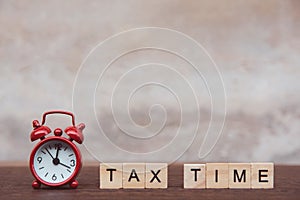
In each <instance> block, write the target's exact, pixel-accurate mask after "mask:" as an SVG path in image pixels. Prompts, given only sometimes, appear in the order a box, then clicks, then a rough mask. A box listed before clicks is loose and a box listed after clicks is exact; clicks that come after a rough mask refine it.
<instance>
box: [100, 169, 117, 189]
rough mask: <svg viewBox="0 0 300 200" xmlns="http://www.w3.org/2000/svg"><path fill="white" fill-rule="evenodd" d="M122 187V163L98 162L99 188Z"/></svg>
mask: <svg viewBox="0 0 300 200" xmlns="http://www.w3.org/2000/svg"><path fill="white" fill-rule="evenodd" d="M118 188H122V163H101V164H100V189H118Z"/></svg>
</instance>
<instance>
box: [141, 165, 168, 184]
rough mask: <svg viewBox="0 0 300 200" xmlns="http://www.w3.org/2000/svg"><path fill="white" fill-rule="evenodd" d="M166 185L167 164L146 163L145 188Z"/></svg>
mask: <svg viewBox="0 0 300 200" xmlns="http://www.w3.org/2000/svg"><path fill="white" fill-rule="evenodd" d="M167 187H168V164H167V163H146V188H167Z"/></svg>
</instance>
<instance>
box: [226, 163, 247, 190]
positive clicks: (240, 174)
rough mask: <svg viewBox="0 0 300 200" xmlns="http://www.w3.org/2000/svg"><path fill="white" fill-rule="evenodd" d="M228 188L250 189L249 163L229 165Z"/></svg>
mask: <svg viewBox="0 0 300 200" xmlns="http://www.w3.org/2000/svg"><path fill="white" fill-rule="evenodd" d="M229 188H248V189H250V188H251V164H250V163H229Z"/></svg>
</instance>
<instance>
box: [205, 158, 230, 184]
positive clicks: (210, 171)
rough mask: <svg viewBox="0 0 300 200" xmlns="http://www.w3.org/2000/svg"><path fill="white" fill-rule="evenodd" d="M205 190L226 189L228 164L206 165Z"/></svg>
mask: <svg viewBox="0 0 300 200" xmlns="http://www.w3.org/2000/svg"><path fill="white" fill-rule="evenodd" d="M206 188H228V163H207V164H206Z"/></svg>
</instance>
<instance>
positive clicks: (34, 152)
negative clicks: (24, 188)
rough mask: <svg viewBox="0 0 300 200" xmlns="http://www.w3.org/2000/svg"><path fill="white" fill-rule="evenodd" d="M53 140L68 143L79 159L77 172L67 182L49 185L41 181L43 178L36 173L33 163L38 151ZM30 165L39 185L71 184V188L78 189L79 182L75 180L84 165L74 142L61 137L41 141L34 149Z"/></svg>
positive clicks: (49, 184)
mask: <svg viewBox="0 0 300 200" xmlns="http://www.w3.org/2000/svg"><path fill="white" fill-rule="evenodd" d="M51 140H59V141H62V142H65V143H67V144H68V145H70V146H71V148H72V150H73V151H74V153H75V156H76V159H77V162H76V167H75V170H74V172H73V174H72V175H71V176H70V177H69V178H68V179H66V180H65V181H63V182H61V183H49V182H46V181H44V180H43V179H41V178H40V177H39V176H38V175H37V173H36V171H35V169H34V164H33V162H34V156H35V154H36V152H37V150H38V149H39V148H40V147H41V146H42V145H43V144H45V143H46V142H49V141H51ZM29 163H30V164H29V165H30V166H29V167H30V170H31V172H32V174H33V176H34V178H36V181H38V182H39V183H42V184H44V185H46V186H50V187H58V186H63V185H66V184H68V183H69V184H70V186H71V187H72V188H76V187H77V186H78V183H77V181H76V180H75V179H76V177H77V175H78V174H79V172H80V169H81V166H82V163H81V154H80V151H79V149H78V148H77V147H76V145H75V144H74V143H73V142H71V141H70V140H69V139H66V138H64V137H60V136H51V137H47V138H45V139H43V140H41V141H40V142H39V143H38V144H37V145H36V146H35V147H34V149H33V150H32V152H31V155H30V161H29ZM33 187H34V184H33ZM38 187H39V185H36V188H38Z"/></svg>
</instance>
